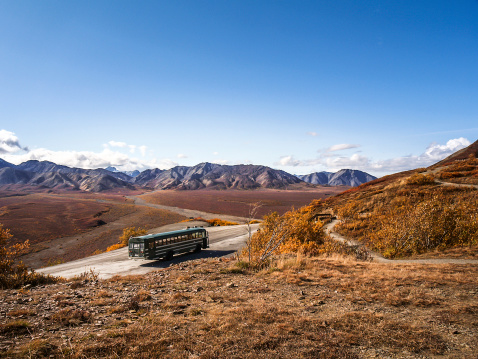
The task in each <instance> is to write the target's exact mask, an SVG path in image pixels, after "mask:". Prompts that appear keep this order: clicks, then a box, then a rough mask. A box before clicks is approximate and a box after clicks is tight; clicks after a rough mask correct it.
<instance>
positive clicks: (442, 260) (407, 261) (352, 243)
mask: <svg viewBox="0 0 478 359" xmlns="http://www.w3.org/2000/svg"><path fill="white" fill-rule="evenodd" d="M339 222H340V221H339V220H337V219H335V220H333V221H332V222H330V223H328V224H326V225H325V227H324V231H325V233H326V234H328V235H330V237H332V239H334V240H336V241H339V242H342V243H346V244H348V245H350V246H358V247H364V248H365V249H367V251H368V252H369V253H370V256H371V257H372V258H373V261H374V262H379V263H397V264H420V263H428V264H439V263H446V264H478V260H476V259H447V258H437V259H387V258H385V257H383V256H382V255H381V254H380V253H377V252H374V251H372V250H370V249H368V248H367V247H366V246H365V245H364V244H362V243H360V242H357V241H355V240H353V239H349V238H345V237H344V236H342V235H341V234H339V233H337V232H335V231H334V228H335V226H336V225H337V224H338V223H339Z"/></svg>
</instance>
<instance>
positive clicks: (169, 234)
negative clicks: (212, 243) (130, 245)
mask: <svg viewBox="0 0 478 359" xmlns="http://www.w3.org/2000/svg"><path fill="white" fill-rule="evenodd" d="M198 231H200V232H202V231H206V230H205V229H204V228H203V227H192V228H187V229H180V230H178V231H171V232H162V233H154V234H147V235H145V236H138V237H131V238H130V239H142V240H145V239H150V238H158V237H173V236H179V235H182V234H188V233H194V232H198Z"/></svg>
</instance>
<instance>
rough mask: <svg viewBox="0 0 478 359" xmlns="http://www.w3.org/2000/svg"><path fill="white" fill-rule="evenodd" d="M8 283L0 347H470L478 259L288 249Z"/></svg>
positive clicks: (173, 352) (392, 352) (234, 350)
mask: <svg viewBox="0 0 478 359" xmlns="http://www.w3.org/2000/svg"><path fill="white" fill-rule="evenodd" d="M242 268H243V266H240V265H238V263H237V262H235V261H233V260H224V259H223V260H197V261H193V262H187V263H181V264H179V265H174V266H172V267H169V268H167V269H164V270H161V271H157V272H152V273H150V274H147V275H144V276H129V277H114V278H112V279H109V280H96V279H95V278H94V275H85V276H84V277H83V278H79V279H78V280H75V281H71V282H65V283H62V284H54V285H48V286H42V287H35V288H23V289H20V290H4V291H2V298H3V299H2V301H1V302H0V332H1V336H0V356H4V357H12V358H16V357H18V358H23V357H28V356H32V357H48V356H52V355H53V356H54V357H65V358H83V357H106V358H116V357H130V358H145V357H162V358H372V357H381V358H384V357H387V358H425V357H426V358H428V357H450V358H451V357H453V358H458V357H459V358H472V357H476V356H477V355H478V342H477V341H476V333H477V329H478V320H477V314H478V306H477V304H476V294H477V293H478V266H473V265H471V266H470V265H468V266H460V265H426V266H424V265H389V264H387V265H384V264H377V263H367V262H355V261H352V260H349V259H343V258H312V259H303V258H300V256H299V257H295V256H294V257H281V258H278V259H275V260H274V262H273V263H272V264H271V266H270V267H268V268H266V269H264V270H262V271H260V272H253V271H249V270H246V269H242Z"/></svg>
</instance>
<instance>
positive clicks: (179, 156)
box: [177, 153, 188, 158]
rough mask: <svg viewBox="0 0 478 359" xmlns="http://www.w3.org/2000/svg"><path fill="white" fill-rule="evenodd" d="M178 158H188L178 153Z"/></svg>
mask: <svg viewBox="0 0 478 359" xmlns="http://www.w3.org/2000/svg"><path fill="white" fill-rule="evenodd" d="M177 157H178V158H188V156H186V155H185V154H183V153H178V156H177Z"/></svg>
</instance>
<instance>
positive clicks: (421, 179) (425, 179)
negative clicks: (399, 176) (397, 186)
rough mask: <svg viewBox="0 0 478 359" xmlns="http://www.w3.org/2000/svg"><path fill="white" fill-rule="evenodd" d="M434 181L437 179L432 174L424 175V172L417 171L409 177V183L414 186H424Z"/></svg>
mask: <svg viewBox="0 0 478 359" xmlns="http://www.w3.org/2000/svg"><path fill="white" fill-rule="evenodd" d="M434 183H435V179H434V178H433V176H432V175H424V174H422V173H415V174H414V175H412V176H410V177H409V178H408V179H407V184H408V185H414V186H424V185H429V184H434Z"/></svg>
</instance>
